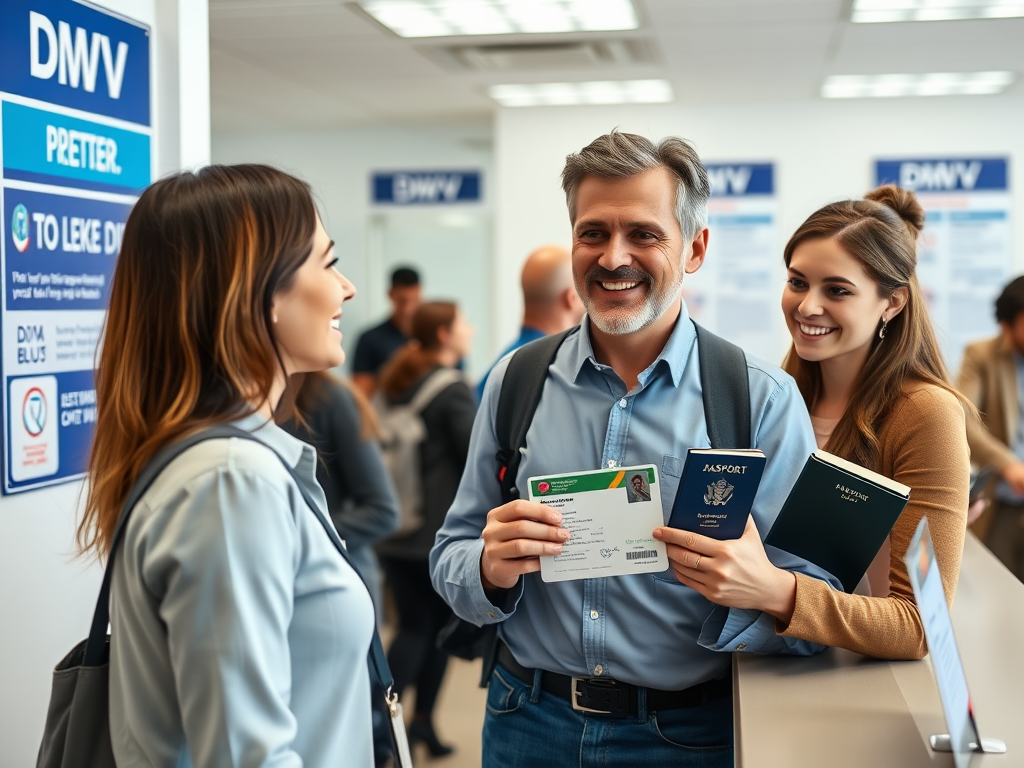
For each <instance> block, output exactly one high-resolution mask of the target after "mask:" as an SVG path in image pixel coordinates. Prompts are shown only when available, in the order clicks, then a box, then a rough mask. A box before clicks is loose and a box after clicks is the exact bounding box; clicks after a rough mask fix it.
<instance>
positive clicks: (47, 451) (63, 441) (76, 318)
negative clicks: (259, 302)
mask: <svg viewBox="0 0 1024 768" xmlns="http://www.w3.org/2000/svg"><path fill="white" fill-rule="evenodd" d="M149 44H150V32H149V29H148V28H146V27H145V26H143V25H140V24H138V23H136V22H134V21H132V20H131V19H126V18H124V17H122V16H119V15H117V14H113V13H108V12H106V11H103V10H102V9H99V8H97V7H95V6H93V5H90V4H88V3H86V2H75V1H74V0H0V137H2V142H3V143H2V156H3V163H2V173H3V178H2V188H0V233H2V235H3V237H2V240H0V261H2V266H0V274H2V275H3V297H2V301H3V311H2V313H0V320H2V323H0V363H2V379H3V407H4V410H3V424H4V441H3V449H4V471H3V492H4V493H16V492H19V491H26V490H31V489H33V488H39V487H42V486H46V485H51V484H54V483H61V482H67V481H69V480H72V479H76V478H79V477H82V476H83V475H84V474H85V472H86V470H87V467H88V461H89V450H90V446H91V445H92V437H93V427H94V424H95V421H96V388H95V383H94V378H93V369H94V365H95V356H96V350H97V346H98V344H99V341H100V335H101V333H102V331H103V323H104V318H105V315H106V308H107V305H108V301H109V291H110V281H111V277H112V275H113V271H114V265H115V263H116V261H117V257H118V254H119V253H120V250H121V240H122V237H123V234H124V226H125V221H126V220H127V218H128V213H129V211H130V210H131V206H132V205H133V203H134V202H135V195H137V194H138V193H139V192H140V191H141V190H142V189H143V188H144V187H146V186H147V185H148V184H149V183H150V180H151V169H152V134H151V129H150V127H149V126H150V87H149V73H150V45H149Z"/></svg>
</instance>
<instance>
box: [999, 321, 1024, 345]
mask: <svg viewBox="0 0 1024 768" xmlns="http://www.w3.org/2000/svg"><path fill="white" fill-rule="evenodd" d="M999 325H1000V326H1002V329H1003V335H1004V336H1005V337H1006V340H1007V341H1009V342H1010V344H1011V345H1012V346H1013V348H1014V349H1016V350H1017V351H1018V352H1020V353H1021V354H1024V312H1021V313H1020V314H1019V315H1017V316H1016V317H1015V318H1014V319H1013V322H1012V323H1007V322H1005V321H1003V322H1000V323H999Z"/></svg>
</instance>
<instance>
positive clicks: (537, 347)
mask: <svg viewBox="0 0 1024 768" xmlns="http://www.w3.org/2000/svg"><path fill="white" fill-rule="evenodd" d="M691 322H692V321H691ZM693 325H694V328H696V330H697V358H698V361H699V365H700V385H701V397H702V399H703V401H704V417H705V419H706V421H707V424H708V437H709V438H710V440H711V447H712V448H749V447H750V386H749V382H748V380H747V358H746V355H745V354H744V353H743V350H742V349H740V348H739V347H737V346H736V345H735V344H733V343H731V342H728V341H726V340H725V339H723V338H721V337H719V336H716V335H714V334H713V333H711V332H710V331H707V330H705V329H704V328H702V327H701V326H700V325H698V324H697V323H693ZM578 330H579V326H577V327H575V328H570V329H569V330H568V331H564V332H563V333H559V334H555V335H554V336H545V337H544V338H543V339H538V340H537V341H534V342H531V343H529V344H527V345H526V346H524V347H521V348H520V349H519V350H517V351H516V353H515V354H514V355H513V356H512V359H511V360H509V363H508V369H507V370H506V371H505V378H504V380H503V381H502V383H501V392H500V394H499V395H498V410H497V413H496V414H495V432H496V433H497V436H498V445H499V446H500V448H499V449H498V453H497V454H496V455H495V459H496V460H497V467H498V471H497V479H498V483H499V485H500V486H501V500H502V503H503V504H507V503H508V502H510V501H515V500H516V499H518V498H519V489H518V488H516V475H517V474H518V473H519V463H520V461H521V460H522V457H523V449H524V448H525V447H526V433H527V431H528V430H529V429H530V424H531V422H532V421H533V415H534V413H536V411H537V405H538V404H539V403H540V397H541V393H542V392H543V391H544V382H545V381H547V377H548V368H550V367H551V363H553V362H554V359H555V355H556V354H557V353H558V350H559V348H560V347H561V346H562V342H563V341H565V339H566V338H567V337H568V336H570V335H571V334H573V333H576V332H577V331H578ZM437 645H438V648H440V649H441V650H443V651H445V652H446V653H450V654H451V655H453V656H458V657H459V658H463V659H468V660H472V659H478V658H483V660H484V661H483V669H482V670H481V677H480V687H481V688H486V687H487V682H488V680H489V679H490V677H491V672H492V671H493V669H494V662H495V657H496V656H497V650H498V625H497V624H485V625H484V626H482V627H478V626H477V625H476V624H473V623H471V622H469V621H466V620H465V619H460V618H459V617H458V616H453V617H452V618H451V619H450V620H449V621H448V623H447V624H446V625H445V626H444V627H443V628H442V629H441V632H440V633H439V634H438V638H437Z"/></svg>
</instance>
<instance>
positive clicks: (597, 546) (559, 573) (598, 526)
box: [527, 464, 668, 581]
mask: <svg viewBox="0 0 1024 768" xmlns="http://www.w3.org/2000/svg"><path fill="white" fill-rule="evenodd" d="M527 482H528V483H529V486H530V501H532V502H535V503H539V504H547V505H548V506H549V507H553V508H554V509H557V510H558V511H559V512H561V513H562V527H564V528H566V529H567V530H568V531H569V534H570V536H569V540H568V541H567V542H565V544H564V546H563V548H562V554H560V555H547V556H543V557H541V559H540V574H541V578H542V579H544V581H569V580H571V579H593V578H599V577H602V576H626V575H630V574H635V573H654V572H659V571H664V570H666V569H667V568H668V558H667V557H666V556H665V545H664V544H663V543H662V542H660V541H658V540H657V539H655V538H654V536H653V531H654V529H655V528H658V527H660V526H662V525H664V524H665V517H664V514H663V512H662V508H661V486H660V485H659V484H658V470H657V467H655V466H654V465H653V464H645V465H643V466H639V467H617V468H613V469H598V470H595V471H591V472H573V473H566V474H561V475H545V476H541V477H531V478H530V479H529V480H528V481H527Z"/></svg>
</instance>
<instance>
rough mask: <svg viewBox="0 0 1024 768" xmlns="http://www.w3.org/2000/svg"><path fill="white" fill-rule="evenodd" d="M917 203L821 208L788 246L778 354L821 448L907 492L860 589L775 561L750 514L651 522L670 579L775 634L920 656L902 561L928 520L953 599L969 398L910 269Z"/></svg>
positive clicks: (890, 190)
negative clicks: (730, 536) (722, 537)
mask: <svg viewBox="0 0 1024 768" xmlns="http://www.w3.org/2000/svg"><path fill="white" fill-rule="evenodd" d="M923 225H924V211H923V210H922V208H921V206H920V205H919V204H918V202H917V199H916V198H915V196H914V194H913V193H912V192H908V191H905V190H901V189H898V188H896V187H892V186H886V187H881V188H879V189H877V190H875V191H873V192H871V193H869V194H868V195H867V197H866V199H864V200H848V201H844V202H840V203H834V204H831V205H827V206H825V207H824V208H822V209H820V210H819V211H817V212H815V213H814V214H813V215H811V217H810V218H808V219H807V221H805V222H804V223H803V225H802V226H801V227H800V228H799V229H798V230H797V231H796V233H795V234H794V235H793V237H792V238H791V239H790V241H789V243H788V244H787V246H786V251H785V260H786V266H787V267H788V269H789V279H788V282H787V284H786V288H785V291H784V294H783V298H782V309H783V313H784V314H785V316H786V322H787V324H788V326H789V330H790V333H791V334H792V336H793V346H792V348H791V350H790V352H789V355H788V356H787V358H786V361H785V363H784V368H785V369H786V371H787V372H788V373H790V374H792V375H793V377H794V378H795V379H796V381H797V384H798V386H799V387H800V391H801V392H802V393H803V396H804V399H805V400H806V402H807V407H808V409H809V411H810V414H811V421H812V425H813V426H814V431H815V436H816V437H817V440H818V445H819V446H820V447H824V448H825V449H827V450H828V451H829V452H831V453H834V454H837V455H839V456H842V457H843V458H846V459H849V460H850V461H854V462H856V463H858V464H861V465H862V466H865V467H868V468H870V469H873V470H874V471H876V472H879V473H880V474H883V475H885V476H886V477H890V478H892V479H894V480H897V481H899V482H901V483H904V484H905V485H908V486H910V487H911V489H912V490H911V494H910V503H909V504H908V505H907V507H906V509H905V510H904V512H903V514H902V515H901V516H900V518H899V520H898V521H897V522H896V525H895V527H894V528H893V530H892V533H891V535H890V540H889V542H887V543H886V545H885V546H883V548H882V551H881V552H879V555H878V557H877V558H876V559H875V562H874V563H873V564H872V567H871V568H870V569H869V571H868V574H867V579H866V581H867V582H869V583H868V584H863V586H862V588H861V589H858V592H862V593H864V594H846V593H845V592H838V591H835V590H833V589H832V588H831V587H830V586H829V585H828V584H827V583H825V582H823V581H819V580H816V579H813V578H810V577H807V576H804V575H802V574H793V573H790V572H789V571H783V570H780V569H778V568H776V567H775V566H773V565H772V564H771V563H770V562H769V561H768V559H767V557H766V555H765V553H764V548H763V546H762V545H761V541H760V536H759V535H758V534H757V531H756V528H755V527H754V525H753V522H752V521H749V522H748V526H747V531H746V532H745V533H744V535H743V537H741V538H740V539H737V540H735V541H729V542H719V541H714V540H712V539H707V538H705V537H701V536H696V535H695V534H685V533H681V532H678V531H677V532H671V529H658V531H656V532H655V535H656V536H657V537H658V538H661V539H663V540H664V541H666V543H668V544H669V558H670V559H671V560H672V563H673V567H674V569H675V572H676V576H677V578H679V580H680V581H681V582H683V583H684V584H687V585H688V586H691V587H693V588H694V589H696V590H697V591H699V592H701V593H702V594H703V595H704V596H705V597H707V598H708V599H710V600H712V601H713V602H715V603H718V604H719V605H724V606H728V607H734V608H754V609H758V610H761V611H764V612H765V613H768V614H770V615H772V616H774V617H775V620H776V621H775V629H776V632H778V633H779V634H780V635H785V636H788V637H794V638H800V639H803V640H809V641H812V642H817V643H822V644H824V645H834V646H840V647H843V648H848V649H850V650H853V651H857V652H858V653H863V654H867V655H870V656H877V657H881V658H889V659H916V658H921V657H922V656H924V654H925V652H926V647H925V640H924V630H923V627H922V624H921V617H920V614H919V612H918V609H917V605H916V604H915V602H914V595H913V590H912V589H911V586H910V581H909V579H908V577H907V570H906V567H905V565H904V563H903V556H904V554H905V553H906V551H907V547H908V546H909V544H910V538H911V536H912V535H913V533H914V530H915V529H916V527H917V524H918V522H919V521H920V520H921V518H922V517H924V516H927V517H928V521H929V524H930V527H931V532H932V537H933V540H934V544H935V553H936V558H937V560H938V563H939V568H940V570H941V573H942V581H943V586H944V588H945V592H946V600H947V601H948V602H949V603H952V600H953V593H954V591H955V589H956V582H957V577H958V575H959V572H960V559H961V556H962V554H963V541H964V531H965V525H966V515H967V494H968V478H969V472H970V466H969V452H968V448H967V438H966V430H965V423H964V413H965V408H970V407H971V406H970V405H969V404H968V403H967V402H966V401H965V400H964V398H963V397H962V396H961V395H960V394H959V393H958V392H957V391H956V390H955V389H954V388H953V387H952V385H951V384H950V383H949V376H948V374H947V372H946V369H945V366H944V364H943V362H942V357H941V354H940V352H939V348H938V344H937V343H936V340H935V334H934V331H933V330H932V326H931V322H930V320H929V318H928V312H927V307H926V306H925V302H924V297H923V295H922V293H921V288H920V286H919V284H918V281H917V276H916V274H915V265H916V261H917V259H916V240H917V235H918V233H919V232H920V230H921V227H922V226H923Z"/></svg>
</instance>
